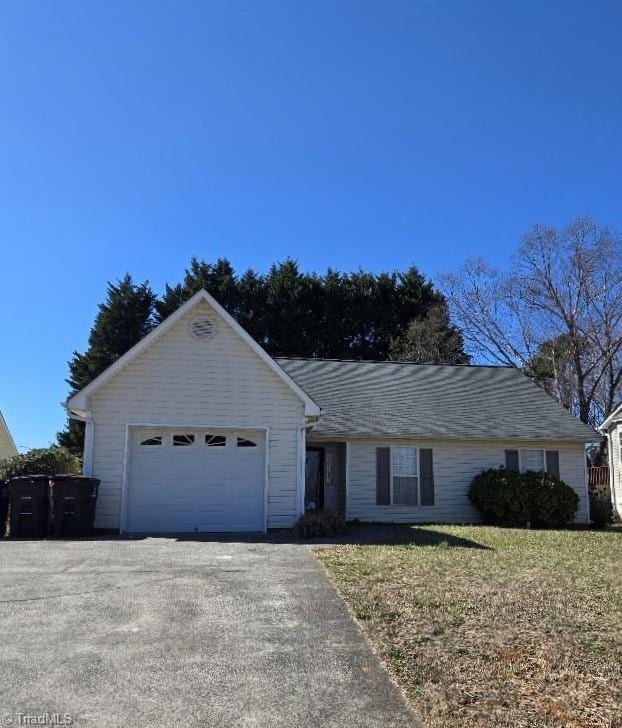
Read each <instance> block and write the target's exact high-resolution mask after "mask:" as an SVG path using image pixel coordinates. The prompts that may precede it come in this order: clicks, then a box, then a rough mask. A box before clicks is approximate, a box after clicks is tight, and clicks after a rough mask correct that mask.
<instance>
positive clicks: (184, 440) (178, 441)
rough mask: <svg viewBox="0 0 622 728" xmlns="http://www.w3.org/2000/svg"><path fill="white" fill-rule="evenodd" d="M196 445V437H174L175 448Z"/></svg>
mask: <svg viewBox="0 0 622 728" xmlns="http://www.w3.org/2000/svg"><path fill="white" fill-rule="evenodd" d="M189 445H194V435H173V447H188V446H189Z"/></svg>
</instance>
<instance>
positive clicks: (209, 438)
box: [205, 435, 227, 447]
mask: <svg viewBox="0 0 622 728" xmlns="http://www.w3.org/2000/svg"><path fill="white" fill-rule="evenodd" d="M205 444H206V445H207V447H225V446H226V445H227V438H226V437H225V435H205Z"/></svg>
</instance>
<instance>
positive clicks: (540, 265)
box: [441, 218, 622, 425]
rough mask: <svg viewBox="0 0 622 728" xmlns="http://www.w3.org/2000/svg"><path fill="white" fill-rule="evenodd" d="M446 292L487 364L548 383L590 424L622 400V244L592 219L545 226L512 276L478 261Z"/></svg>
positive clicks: (520, 253) (529, 238)
mask: <svg viewBox="0 0 622 728" xmlns="http://www.w3.org/2000/svg"><path fill="white" fill-rule="evenodd" d="M441 285H442V289H443V291H444V293H445V295H446V297H447V300H448V302H449V305H450V307H451V311H452V314H453V320H454V322H455V323H456V324H457V325H458V326H459V327H460V328H462V331H463V334H464V338H465V342H466V344H467V346H468V347H469V348H470V350H471V351H472V352H473V353H474V354H475V355H477V356H479V357H480V358H484V359H486V360H487V361H494V362H497V363H502V364H510V365H512V366H516V367H520V368H522V369H523V370H525V371H526V372H528V373H530V374H532V375H535V376H540V377H545V378H547V379H548V380H549V381H548V384H549V388H550V389H551V391H553V392H554V393H555V394H556V396H557V397H558V398H559V399H560V401H562V402H563V403H564V404H565V405H566V406H568V407H569V408H570V409H571V410H573V411H574V412H575V413H576V414H577V415H578V416H579V417H580V419H581V420H582V421H583V422H586V423H588V424H591V425H595V424H597V423H598V422H599V421H600V420H601V419H602V417H603V416H605V415H607V414H608V413H609V412H610V411H611V410H612V409H613V407H614V405H615V404H616V403H617V401H618V400H619V399H620V398H621V395H622V387H621V383H622V240H621V239H620V237H619V236H618V235H616V234H614V233H613V232H612V231H611V230H610V229H608V228H606V227H602V226H599V225H597V224H596V223H595V222H594V221H592V220H590V219H589V218H578V219H577V220H575V221H574V222H572V223H571V224H570V225H568V226H567V227H565V228H562V229H555V228H549V227H544V226H541V225H536V226H535V227H534V228H533V229H532V230H531V231H530V232H529V233H528V234H527V235H526V236H525V237H524V238H523V240H522V241H521V244H520V246H519V248H518V250H517V252H516V254H515V255H514V256H513V258H512V261H511V266H510V269H509V270H508V271H505V272H500V271H497V270H494V269H492V268H491V267H490V266H488V265H487V264H486V263H485V262H483V261H481V260H469V261H467V262H466V263H465V265H464V266H463V267H462V268H461V269H460V271H459V272H458V273H456V274H448V275H445V276H443V278H442V280H441Z"/></svg>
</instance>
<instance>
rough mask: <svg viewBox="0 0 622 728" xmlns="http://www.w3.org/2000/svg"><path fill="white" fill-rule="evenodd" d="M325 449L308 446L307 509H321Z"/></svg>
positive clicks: (306, 471) (306, 467)
mask: <svg viewBox="0 0 622 728" xmlns="http://www.w3.org/2000/svg"><path fill="white" fill-rule="evenodd" d="M323 486H324V451H323V450H320V449H319V448H307V455H306V459H305V511H321V510H322V508H323V505H324V503H323V496H324V493H323V491H324V488H323Z"/></svg>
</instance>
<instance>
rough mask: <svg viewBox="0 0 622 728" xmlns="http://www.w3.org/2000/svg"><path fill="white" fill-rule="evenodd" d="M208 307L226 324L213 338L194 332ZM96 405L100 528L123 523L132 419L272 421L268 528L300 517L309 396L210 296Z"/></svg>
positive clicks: (94, 399) (95, 399) (104, 390)
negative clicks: (302, 432) (302, 434)
mask: <svg viewBox="0 0 622 728" xmlns="http://www.w3.org/2000/svg"><path fill="white" fill-rule="evenodd" d="M201 314H208V315H210V316H211V317H212V318H213V320H214V321H216V323H217V327H218V330H217V334H216V336H215V337H213V338H212V339H211V340H209V341H207V342H205V341H200V340H196V339H194V338H193V337H192V336H191V335H190V333H189V325H190V322H191V321H192V320H193V319H194V318H195V316H198V315H201ZM90 406H91V413H92V417H93V422H94V436H93V475H94V476H95V477H97V478H100V479H101V485H100V491H99V497H98V502H97V515H96V524H95V525H96V527H97V528H113V529H117V528H119V527H120V516H121V490H122V481H123V463H124V453H125V431H126V424H127V423H149V424H161V425H184V424H185V425H190V424H193V425H206V426H213V427H231V426H233V427H239V428H246V429H253V428H256V427H268V428H270V433H269V438H270V439H269V489H268V528H280V527H289V526H291V525H292V524H293V522H294V521H295V519H296V517H297V515H298V504H297V482H296V481H297V467H298V457H299V452H298V431H299V428H300V427H301V426H302V425H303V423H304V404H303V402H302V401H301V400H300V399H299V398H298V397H297V396H296V395H295V394H294V393H293V392H292V391H291V390H290V389H289V388H288V387H287V385H286V384H285V383H284V382H283V381H281V379H279V377H278V376H277V375H276V374H275V373H274V372H273V371H271V370H270V368H269V367H268V366H267V365H266V364H265V363H264V362H263V361H262V360H261V359H260V358H259V357H258V356H257V354H256V353H255V352H253V351H252V350H251V349H250V348H249V346H248V345H247V344H246V343H245V342H244V341H243V340H242V339H240V337H239V336H238V335H237V334H236V333H235V332H234V331H233V330H232V329H231V328H230V327H229V326H228V325H227V324H226V323H225V322H224V321H223V320H222V319H221V318H220V317H219V316H218V314H217V313H215V312H214V311H213V310H212V309H211V307H210V306H209V304H207V303H206V302H200V303H198V304H197V305H196V306H195V307H193V308H192V309H191V310H189V311H188V312H187V313H186V315H185V316H184V317H182V318H181V319H180V320H179V321H178V322H176V324H175V325H174V326H173V327H172V328H171V329H170V330H169V331H167V332H166V333H164V334H163V335H162V336H161V337H160V338H159V339H158V340H157V341H156V342H155V343H154V344H153V345H152V346H150V347H149V348H148V349H147V350H146V351H144V352H142V354H140V355H139V356H138V357H136V358H135V359H134V360H133V361H131V362H130V363H129V364H128V365H127V366H126V367H125V368H124V369H122V370H121V371H120V372H118V373H117V374H116V375H115V376H114V377H113V378H112V379H111V380H110V381H109V382H107V383H106V384H104V385H102V387H101V388H100V389H99V390H97V391H96V392H94V393H93V395H92V396H91V402H90Z"/></svg>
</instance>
